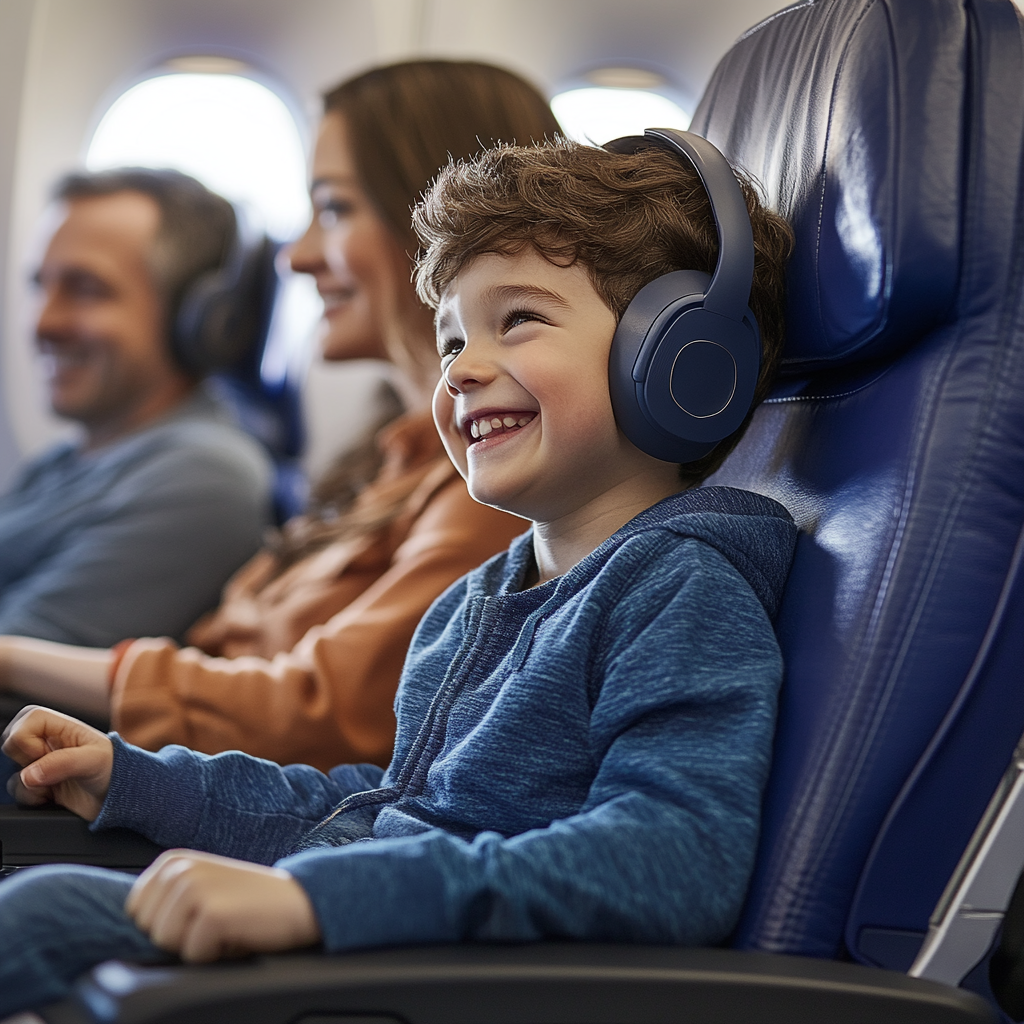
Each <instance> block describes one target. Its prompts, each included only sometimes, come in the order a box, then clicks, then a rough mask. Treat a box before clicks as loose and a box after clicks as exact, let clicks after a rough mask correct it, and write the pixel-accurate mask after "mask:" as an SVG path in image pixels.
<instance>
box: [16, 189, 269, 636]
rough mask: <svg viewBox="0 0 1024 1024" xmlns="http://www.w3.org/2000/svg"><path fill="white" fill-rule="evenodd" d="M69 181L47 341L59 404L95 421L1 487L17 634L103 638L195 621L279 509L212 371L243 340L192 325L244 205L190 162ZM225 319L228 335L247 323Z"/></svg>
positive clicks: (46, 308)
mask: <svg viewBox="0 0 1024 1024" xmlns="http://www.w3.org/2000/svg"><path fill="white" fill-rule="evenodd" d="M56 198H57V199H58V200H59V201H60V202H61V204H62V208H63V217H62V219H61V221H60V223H59V226H58V227H57V229H56V231H55V232H54V234H53V236H52V237H51V239H50V242H49V245H48V247H47V249H46V253H45V255H44V257H43V260H42V263H41V265H40V266H39V269H38V271H37V273H36V275H35V280H36V284H37V286H38V289H39V292H40V299H41V309H40V312H39V317H38V321H37V325H36V344H37V347H38V350H39V353H40V355H41V356H42V359H43V362H44V365H45V370H46V382H47V386H48V390H49V399H50V404H51V406H52V408H53V410H54V412H56V413H57V415H59V416H61V417H64V418H66V419H69V420H73V421H76V422H77V423H79V424H80V425H81V427H82V435H81V438H80V439H79V440H77V441H75V442H72V443H63V444H58V445H56V446H55V447H53V448H51V449H50V450H48V451H46V452H44V453H43V454H42V455H41V456H39V457H38V458H36V459H34V460H32V461H31V462H29V463H28V464H27V465H26V466H24V467H23V469H22V470H21V472H20V473H19V475H18V477H17V480H16V481H15V483H14V485H13V487H12V488H11V489H10V490H9V491H8V492H7V494H6V495H4V496H3V497H0V633H5V634H19V635H22V636H28V637H39V638H42V639H45V640H54V641H60V642H62V643H71V644H80V645H84V646H88V647H109V646H111V645H113V644H115V643H117V642H118V641H120V640H122V639H125V638H128V637H136V636H149V635H164V634H166V635H170V636H175V637H177V636H180V635H181V634H182V633H183V632H184V631H185V629H186V628H187V627H188V626H189V625H191V623H192V622H193V621H194V620H195V619H196V618H197V617H198V616H199V615H200V614H202V612H204V611H205V610H207V609H208V608H210V607H212V606H213V605H215V604H216V602H217V600H218V597H219V594H220V590H221V587H222V586H223V584H224V583H225V581H226V580H227V578H228V576H229V575H230V574H231V573H232V572H233V571H234V570H235V569H236V568H238V566H240V565H241V564H242V563H243V562H244V561H245V560H246V559H248V558H249V557H250V556H251V555H252V554H253V552H254V551H255V550H256V549H257V547H258V546H259V543H260V541H261V537H262V533H263V530H264V528H265V526H266V523H267V514H268V509H269V490H270V479H271V471H270V466H269V463H268V461H267V459H266V457H265V455H264V454H263V451H262V449H261V448H260V447H259V446H258V445H257V444H256V443H255V442H254V441H252V440H251V439H250V438H248V437H247V436H245V435H244V434H242V433H241V432H240V431H239V430H238V429H236V428H235V427H234V426H233V425H232V424H231V423H230V421H229V420H228V418H227V417H226V415H225V414H224V413H223V412H222V411H221V410H220V409H219V407H218V406H217V405H216V403H215V402H214V400H213V399H212V398H211V397H210V396H209V395H208V394H207V393H206V391H205V389H204V388H203V387H202V386H201V378H202V376H203V372H204V369H205V368H208V367H207V366H206V364H205V363H204V358H203V355H202V353H201V352H199V354H198V356H197V350H198V349H199V348H201V346H202V345H204V344H213V345H217V344H226V345H227V348H228V349H229V350H230V348H231V345H232V344H234V342H233V341H232V339H231V338H227V339H225V338H223V337H216V338H213V339H209V338H204V337H193V336H191V334H190V331H189V329H188V327H187V325H186V327H185V328H183V327H182V317H183V310H182V304H183V303H187V302H188V301H189V296H192V295H194V293H195V290H196V288H197V287H198V288H199V289H200V291H202V289H204V288H205V289H206V290H207V291H209V290H210V288H214V289H216V288H217V287H220V286H221V285H222V284H223V282H220V283H218V279H217V277H216V275H217V274H218V273H220V274H221V275H222V276H223V273H224V268H225V266H227V265H228V264H229V263H230V261H231V260H232V259H233V258H234V257H233V252H234V250H235V249H236V248H237V243H236V223H235V215H234V211H233V209H232V207H231V205H230V204H229V203H228V202H227V201H226V200H224V199H222V198H221V197H220V196H216V195H214V194H213V193H211V192H209V191H208V190H207V189H206V188H204V187H203V186H202V185H201V184H199V182H197V181H195V180H194V179H192V178H189V177H187V176H186V175H183V174H179V173H177V172H175V171H153V170H145V169H128V170H119V171H107V172H102V173H99V174H84V173H82V174H74V175H70V176H69V177H67V178H65V179H64V181H63V182H61V184H60V185H59V186H58V188H57V190H56ZM251 298H252V302H256V301H258V296H255V297H251ZM249 314H251V316H256V317H258V316H259V311H258V310H249V312H248V314H246V313H245V310H244V304H243V314H242V317H241V318H242V319H243V320H245V319H246V316H247V315H249ZM250 318H251V317H250ZM186 319H187V318H186ZM235 320H236V321H237V320H238V317H237V316H236V317H235ZM200 321H201V317H200ZM217 322H218V324H219V327H218V328H217V329H216V330H215V331H214V333H215V334H220V335H223V334H224V333H225V332H227V333H230V332H231V331H235V332H236V333H237V331H238V329H239V325H238V323H233V322H231V318H230V317H228V318H227V319H225V318H224V317H223V316H222V317H220V319H219V320H218V321H217ZM243 327H244V325H243ZM210 330H211V329H210V328H209V326H208V325H207V326H206V327H204V326H203V325H202V323H201V322H199V323H198V325H197V326H196V331H197V332H198V333H199V334H200V335H202V333H203V331H206V333H207V334H208V333H210ZM193 333H194V332H193ZM243 333H244V331H243ZM214 362H215V361H214Z"/></svg>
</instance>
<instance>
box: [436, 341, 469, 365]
mask: <svg viewBox="0 0 1024 1024" xmlns="http://www.w3.org/2000/svg"><path fill="white" fill-rule="evenodd" d="M465 346H466V343H465V342H464V341H463V340H462V339H461V338H442V339H441V340H439V341H438V343H437V351H438V353H439V354H440V356H441V367H442V368H444V367H445V366H447V365H448V364H449V363H450V362H451V361H452V360H453V359H454V358H455V357H456V356H457V355H458V354H459V353H460V352H461V351H462V350H463V348H465Z"/></svg>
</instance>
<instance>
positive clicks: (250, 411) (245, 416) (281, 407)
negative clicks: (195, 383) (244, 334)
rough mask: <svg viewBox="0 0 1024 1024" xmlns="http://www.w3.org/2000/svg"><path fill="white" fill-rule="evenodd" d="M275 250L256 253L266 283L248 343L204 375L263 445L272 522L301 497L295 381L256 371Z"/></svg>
mask: <svg viewBox="0 0 1024 1024" xmlns="http://www.w3.org/2000/svg"><path fill="white" fill-rule="evenodd" d="M280 250H281V245H280V243H277V242H271V241H270V240H269V239H268V240H267V242H266V244H265V246H264V248H263V249H262V250H261V251H260V257H259V258H260V261H261V264H262V265H261V267H260V272H261V273H262V274H263V275H264V276H265V278H266V281H267V282H268V285H267V287H266V288H264V289H263V290H262V291H261V296H262V297H263V298H264V303H263V306H264V308H263V309H262V310H261V311H260V324H259V328H258V330H257V332H256V340H255V342H254V344H252V345H251V346H250V347H249V348H248V349H247V350H246V351H245V352H244V353H243V354H242V356H241V357H240V358H239V359H237V360H236V361H235V362H234V363H232V364H231V365H230V366H227V367H225V368H223V369H219V370H216V371H215V372H213V373H211V374H210V375H209V377H208V378H207V382H208V386H209V388H210V389H211V390H212V391H213V392H214V394H215V395H216V396H217V397H218V399H220V401H221V402H222V403H223V404H224V405H225V406H226V407H227V408H228V409H229V410H230V411H231V413H232V415H233V416H234V418H235V420H236V422H237V423H238V425H239V427H241V429H242V430H244V431H245V432H246V433H247V434H249V435H250V436H252V437H254V438H255V439H256V440H257V441H259V442H260V444H262V445H263V447H264V448H265V449H266V451H267V454H268V455H269V456H270V458H271V460H272V462H273V464H274V483H273V503H274V516H275V519H276V521H277V523H278V525H280V524H281V523H283V522H284V521H285V520H287V519H290V518H291V517H292V516H294V515H297V514H298V513H299V512H301V511H302V510H303V508H304V507H305V504H306V496H307V486H306V478H305V474H304V472H303V470H302V467H301V465H300V463H299V456H300V455H301V454H302V450H303V445H304V443H305V428H304V425H303V420H302V408H301V383H300V381H298V380H297V379H296V378H295V376H294V374H289V373H286V374H285V375H284V376H282V377H281V378H280V379H279V380H269V379H268V378H267V377H266V376H265V375H264V373H263V372H262V371H263V361H264V355H265V354H266V351H267V345H268V343H269V342H270V341H271V339H272V337H273V328H274V313H275V311H276V308H277V305H278V301H279V298H280V280H279V278H278V274H277V269H276V266H275V261H276V259H277V258H278V255H279V253H280Z"/></svg>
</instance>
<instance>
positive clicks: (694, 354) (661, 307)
mask: <svg viewBox="0 0 1024 1024" xmlns="http://www.w3.org/2000/svg"><path fill="white" fill-rule="evenodd" d="M709 280H710V278H709V276H708V275H707V274H703V273H700V272H698V271H692V270H681V271H675V272H673V273H671V274H664V275H662V276H661V277H659V278H656V279H655V280H654V281H652V282H650V284H648V285H646V286H645V287H643V288H642V289H641V290H640V291H639V292H638V293H637V294H636V296H635V297H634V299H633V301H632V302H631V303H630V304H629V307H628V308H627V309H626V312H625V313H624V314H623V316H622V319H621V320H620V322H619V326H618V328H617V329H616V332H615V336H614V338H613V340H612V351H611V357H610V360H609V375H608V379H609V388H610V391H611V397H612V409H613V411H614V413H615V417H616V420H617V422H618V424H619V426H620V427H621V429H622V431H623V433H624V434H625V435H626V437H627V438H629V440H630V441H632V443H633V444H635V445H636V446H637V447H638V448H639V449H640V450H641V451H644V452H646V453H647V454H648V455H651V456H653V457H654V458H656V459H662V460H663V461H665V462H677V463H687V462H694V461H696V460H697V459H700V458H703V457H704V456H705V455H707V454H708V453H709V452H711V451H712V450H713V449H714V447H715V446H716V445H717V444H718V442H719V441H721V440H722V439H723V438H725V437H728V436H729V434H731V433H733V432H734V431H735V430H737V429H738V428H739V426H740V425H741V424H742V423H743V420H744V419H745V418H746V415H747V412H748V411H749V409H750V405H751V402H752V400H753V396H754V389H755V387H756V386H757V377H758V373H759V371H760V363H761V344H760V337H759V335H758V331H757V326H756V321H755V320H754V317H753V315H751V314H750V313H749V311H748V315H747V316H746V317H745V318H744V320H743V321H742V322H738V321H735V320H731V319H729V318H727V317H723V316H720V315H719V314H717V313H712V312H711V311H710V310H707V309H705V308H704V305H703V303H704V295H705V289H706V288H707V285H708V281H709Z"/></svg>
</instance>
